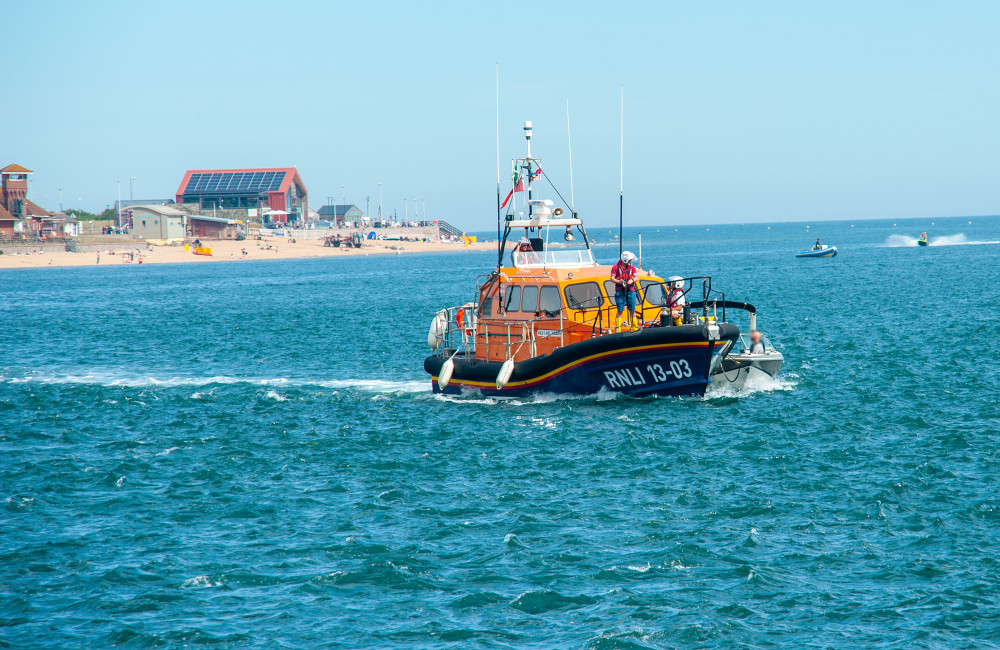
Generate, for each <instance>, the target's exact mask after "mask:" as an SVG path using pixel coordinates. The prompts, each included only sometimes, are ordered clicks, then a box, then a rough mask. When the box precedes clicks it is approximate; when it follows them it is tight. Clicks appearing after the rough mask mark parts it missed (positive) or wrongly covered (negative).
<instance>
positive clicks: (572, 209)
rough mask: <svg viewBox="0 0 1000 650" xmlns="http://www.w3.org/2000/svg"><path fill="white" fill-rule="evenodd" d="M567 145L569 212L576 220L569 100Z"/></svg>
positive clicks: (567, 106)
mask: <svg viewBox="0 0 1000 650" xmlns="http://www.w3.org/2000/svg"><path fill="white" fill-rule="evenodd" d="M566 143H567V144H568V145H569V211H570V213H571V216H572V217H573V218H574V219H575V218H576V198H575V197H574V196H573V131H572V129H570V126H569V98H567V99H566Z"/></svg>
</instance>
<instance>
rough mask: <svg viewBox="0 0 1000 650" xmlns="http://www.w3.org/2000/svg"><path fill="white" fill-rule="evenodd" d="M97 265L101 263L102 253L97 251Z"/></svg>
mask: <svg viewBox="0 0 1000 650" xmlns="http://www.w3.org/2000/svg"><path fill="white" fill-rule="evenodd" d="M97 263H98V264H100V263H101V251H97Z"/></svg>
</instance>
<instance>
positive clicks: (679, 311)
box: [667, 275, 687, 325]
mask: <svg viewBox="0 0 1000 650" xmlns="http://www.w3.org/2000/svg"><path fill="white" fill-rule="evenodd" d="M668 280H669V282H670V284H669V285H668V286H669V287H670V290H669V291H668V292H667V306H668V307H669V309H670V317H671V318H672V319H673V321H674V325H681V324H683V322H684V304H685V303H686V302H687V300H685V298H684V279H683V278H682V277H681V276H679V275H672V276H670V277H669V278H668Z"/></svg>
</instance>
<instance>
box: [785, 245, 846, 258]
mask: <svg viewBox="0 0 1000 650" xmlns="http://www.w3.org/2000/svg"><path fill="white" fill-rule="evenodd" d="M836 256H837V247H836V246H831V247H830V248H823V249H820V250H818V251H814V250H808V251H799V252H798V253H796V254H795V257H836Z"/></svg>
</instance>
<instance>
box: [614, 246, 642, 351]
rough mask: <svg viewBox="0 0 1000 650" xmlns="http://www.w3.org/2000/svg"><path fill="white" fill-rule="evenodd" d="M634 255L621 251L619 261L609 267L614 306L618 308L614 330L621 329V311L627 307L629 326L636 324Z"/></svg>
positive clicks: (636, 271) (636, 287)
mask: <svg viewBox="0 0 1000 650" xmlns="http://www.w3.org/2000/svg"><path fill="white" fill-rule="evenodd" d="M633 262H635V255H633V254H632V253H630V252H629V251H625V252H623V253H622V258H621V261H619V262H618V263H617V264H615V265H614V266H613V267H611V279H612V280H613V281H614V283H615V307H617V308H618V315H617V316H616V317H615V331H616V332H619V331H621V326H622V312H623V311H625V308H626V307H628V312H629V319H628V322H629V328H630V329H633V330H634V329H635V328H636V326H637V323H636V318H635V305H636V301H637V298H638V294H639V288H638V286H637V285H636V275H638V269H636V268H635V265H634V264H633Z"/></svg>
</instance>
